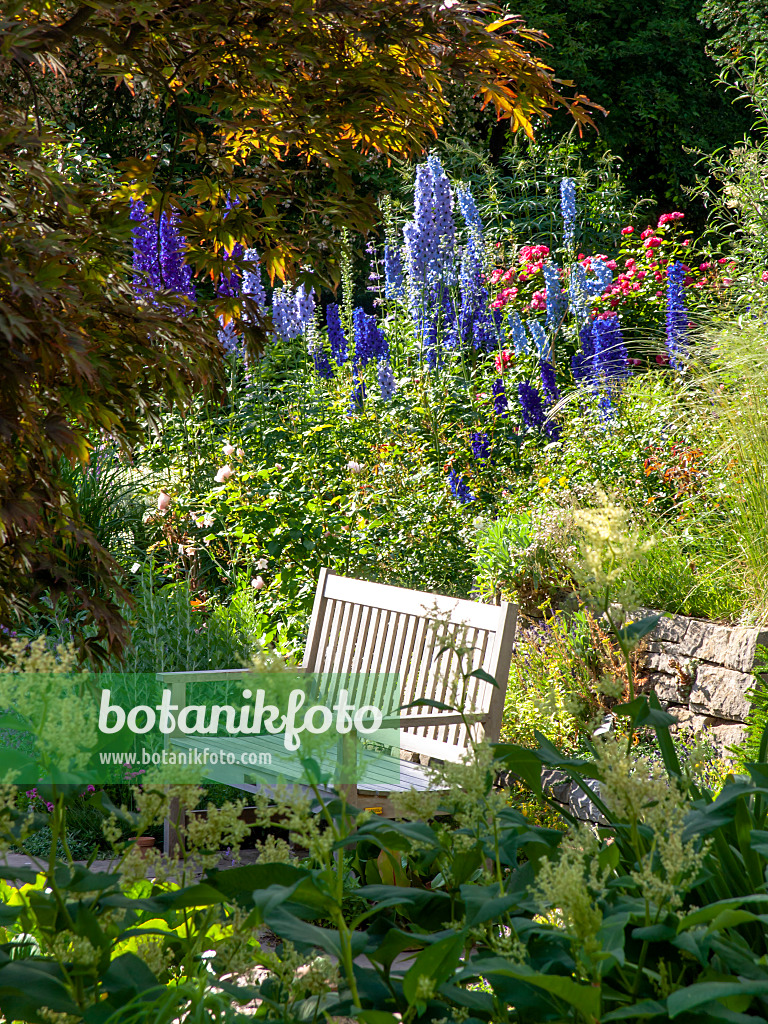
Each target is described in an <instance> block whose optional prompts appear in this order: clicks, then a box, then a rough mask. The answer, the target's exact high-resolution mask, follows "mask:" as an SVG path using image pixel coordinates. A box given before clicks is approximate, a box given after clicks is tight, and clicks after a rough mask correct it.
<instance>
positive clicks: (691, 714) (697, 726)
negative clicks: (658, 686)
mask: <svg viewBox="0 0 768 1024" xmlns="http://www.w3.org/2000/svg"><path fill="white" fill-rule="evenodd" d="M669 713H670V714H671V715H674V716H675V718H676V719H677V725H676V726H674V725H673V726H672V732H676V731H677V730H678V729H685V730H690V731H691V732H692V733H694V735H696V736H698V735H701V736H702V738H703V739H706V740H708V741H709V742H710V743H711V744H712V746H713V747H714V748H715V749H716V750H717V752H718V754H719V755H720V756H721V757H724V758H725V759H726V760H727V759H728V758H729V752H728V751H729V748H730V747H734V746H737V745H738V744H740V743H743V742H744V737H745V736H746V732H747V730H746V726H744V725H743V724H742V723H741V722H729V721H725V720H724V719H722V718H714V717H712V716H711V715H700V714H697V713H696V712H695V711H689V710H687V709H685V708H670V709H669Z"/></svg>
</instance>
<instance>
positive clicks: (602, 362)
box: [592, 313, 630, 384]
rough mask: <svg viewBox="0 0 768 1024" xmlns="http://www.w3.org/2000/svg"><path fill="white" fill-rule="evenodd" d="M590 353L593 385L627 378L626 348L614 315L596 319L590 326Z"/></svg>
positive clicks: (617, 319)
mask: <svg viewBox="0 0 768 1024" xmlns="http://www.w3.org/2000/svg"><path fill="white" fill-rule="evenodd" d="M592 353H593V354H592V375H593V378H594V380H595V383H597V384H600V383H601V382H603V381H605V382H612V381H616V380H620V379H621V378H622V377H627V376H629V373H630V370H629V362H628V359H627V346H626V345H625V344H624V337H623V335H622V333H621V327H620V326H619V318H618V317H617V316H616V314H615V313H614V314H613V315H611V316H603V317H598V318H597V319H596V320H595V321H594V323H593V324H592Z"/></svg>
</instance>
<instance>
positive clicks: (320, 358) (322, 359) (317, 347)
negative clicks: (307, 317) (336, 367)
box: [307, 331, 333, 380]
mask: <svg viewBox="0 0 768 1024" xmlns="http://www.w3.org/2000/svg"><path fill="white" fill-rule="evenodd" d="M307 351H308V352H309V354H310V355H311V356H312V362H313V363H314V364H315V370H316V372H317V375H318V377H322V378H323V380H333V367H332V366H331V364H330V362H329V361H328V353H327V352H326V350H325V345H324V344H323V339H322V338H321V337H320V336H319V335H318V334H317V332H316V331H313V332H311V334H310V336H309V339H308V341H307Z"/></svg>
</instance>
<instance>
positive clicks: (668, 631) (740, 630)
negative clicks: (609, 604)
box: [638, 609, 768, 672]
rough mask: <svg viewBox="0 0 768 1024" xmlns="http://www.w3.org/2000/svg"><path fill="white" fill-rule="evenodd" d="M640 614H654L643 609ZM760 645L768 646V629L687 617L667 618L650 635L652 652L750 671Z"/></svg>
mask: <svg viewBox="0 0 768 1024" xmlns="http://www.w3.org/2000/svg"><path fill="white" fill-rule="evenodd" d="M638 614H639V615H651V614H653V612H652V611H651V610H650V609H643V610H642V612H641V613H638ZM759 644H762V645H765V646H768V630H765V629H760V628H759V627H757V626H724V625H722V624H721V623H718V622H708V621H707V620H706V619H691V618H688V617H687V616H685V615H664V616H662V618H661V619H660V620H659V624H658V626H657V627H656V629H655V630H654V631H653V633H651V635H650V644H649V648H648V649H649V651H651V652H653V651H658V650H662V649H663V650H665V651H668V652H669V653H670V654H672V655H673V657H676V658H678V659H680V658H683V659H688V658H695V659H696V660H697V661H709V662H712V663H713V664H715V665H723V666H724V667H725V668H731V669H734V670H735V671H736V672H749V671H750V670H751V669H752V666H753V665H754V663H755V655H756V651H757V647H758V645H759Z"/></svg>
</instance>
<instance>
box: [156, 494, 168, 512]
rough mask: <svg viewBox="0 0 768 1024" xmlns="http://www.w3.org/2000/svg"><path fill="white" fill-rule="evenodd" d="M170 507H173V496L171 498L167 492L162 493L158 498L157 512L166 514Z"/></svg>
mask: <svg viewBox="0 0 768 1024" xmlns="http://www.w3.org/2000/svg"><path fill="white" fill-rule="evenodd" d="M170 505H171V496H170V494H166V492H165V491H160V494H159V495H158V496H157V510H158V512H166V511H167V510H168V509H169V508H170Z"/></svg>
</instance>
